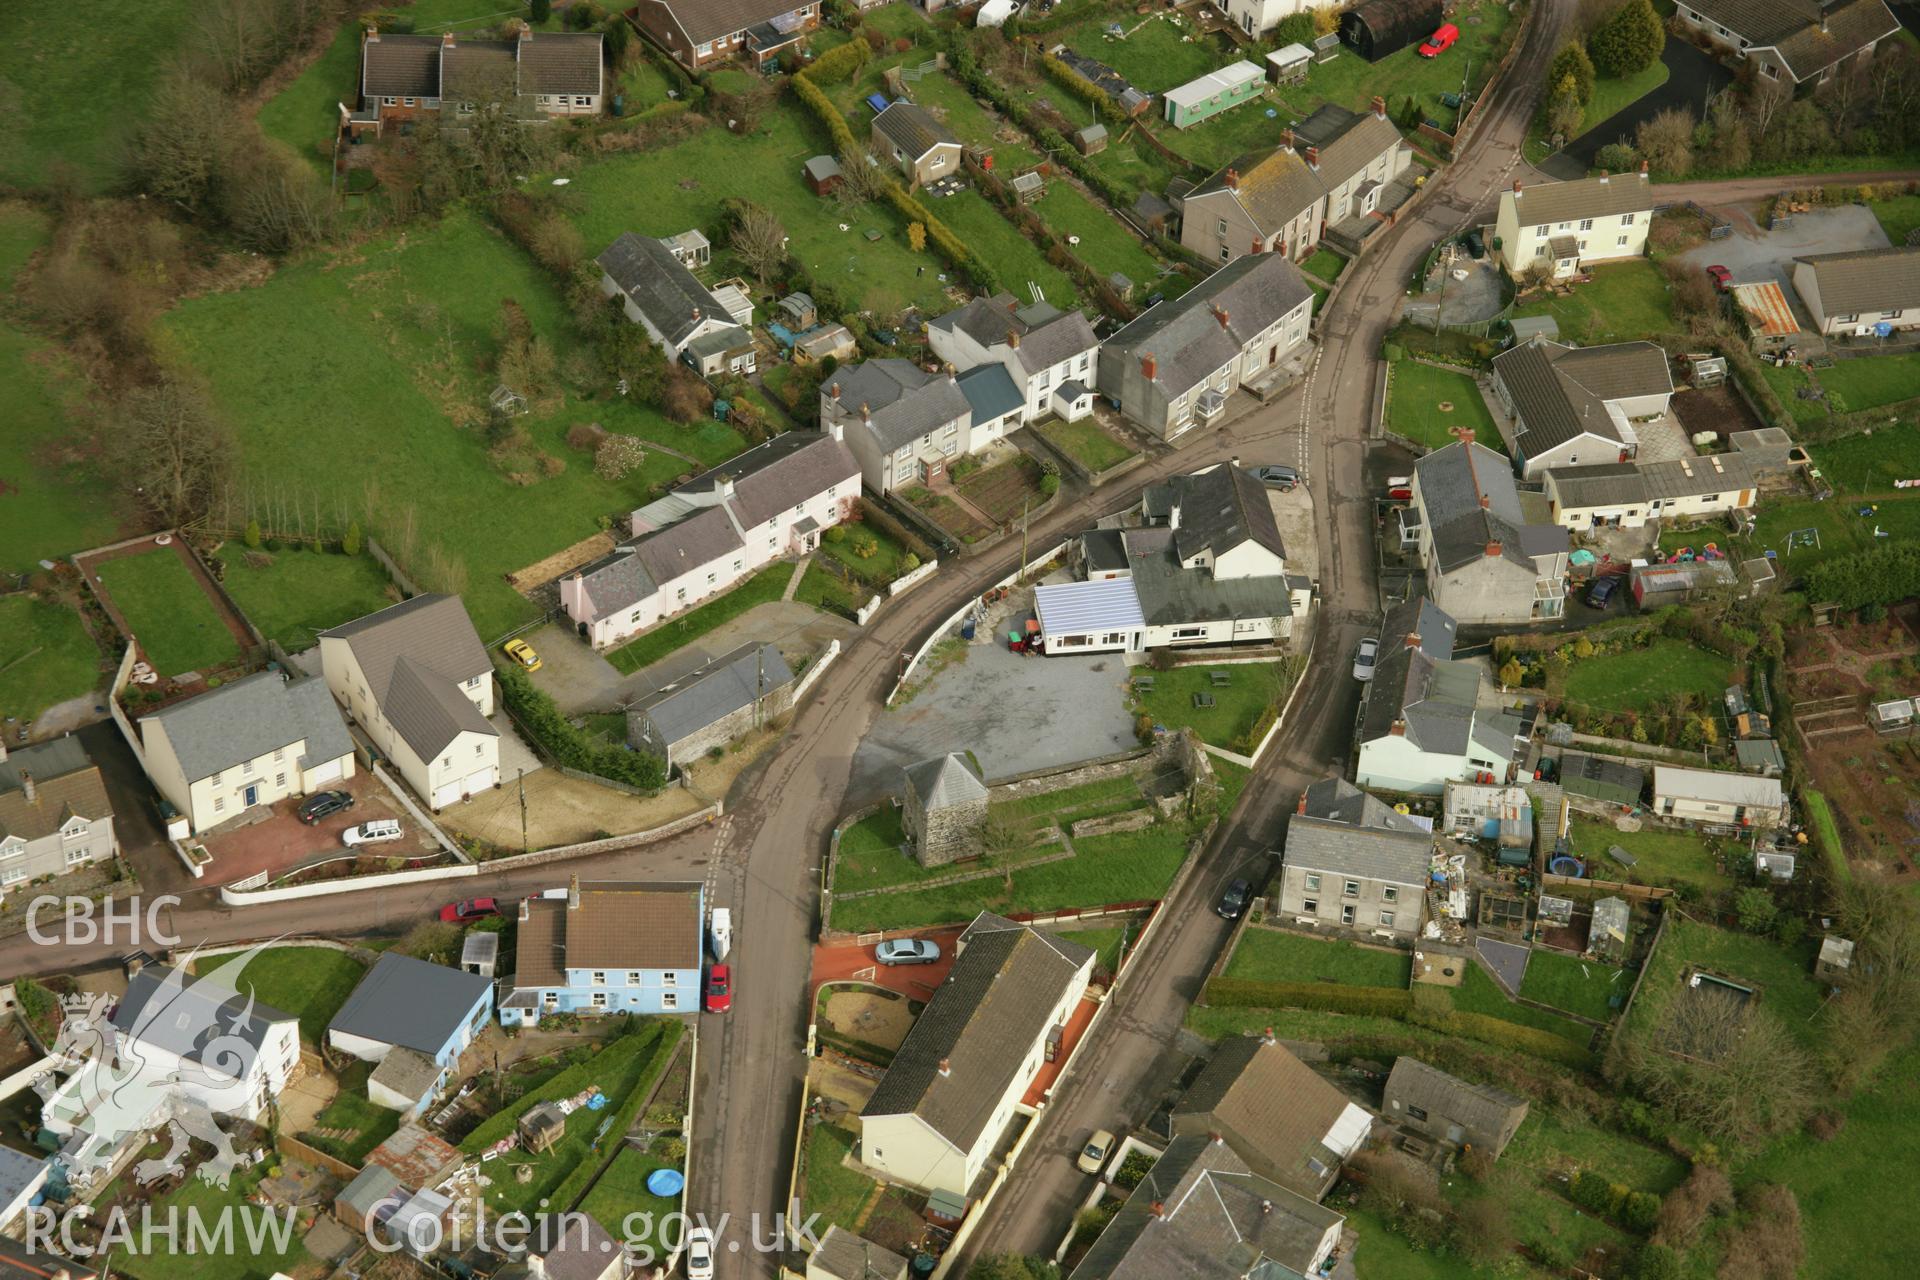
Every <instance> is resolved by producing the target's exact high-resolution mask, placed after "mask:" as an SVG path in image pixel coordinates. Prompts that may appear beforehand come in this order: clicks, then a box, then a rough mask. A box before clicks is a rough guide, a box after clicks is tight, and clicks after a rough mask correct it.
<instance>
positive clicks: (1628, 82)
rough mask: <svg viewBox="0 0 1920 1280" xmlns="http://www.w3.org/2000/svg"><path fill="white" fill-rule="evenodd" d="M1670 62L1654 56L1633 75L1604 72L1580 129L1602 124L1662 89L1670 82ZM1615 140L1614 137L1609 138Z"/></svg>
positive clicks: (1582, 119)
mask: <svg viewBox="0 0 1920 1280" xmlns="http://www.w3.org/2000/svg"><path fill="white" fill-rule="evenodd" d="M1669 74H1671V73H1670V72H1669V71H1668V70H1667V64H1666V63H1664V62H1662V61H1660V60H1659V59H1658V58H1656V59H1654V61H1653V64H1652V65H1651V66H1648V67H1645V68H1643V69H1642V70H1640V71H1637V72H1635V73H1634V74H1633V75H1630V76H1622V77H1619V78H1618V79H1616V78H1614V77H1613V76H1600V77H1598V78H1596V79H1595V80H1594V82H1593V98H1592V100H1591V101H1589V102H1588V103H1587V111H1586V114H1585V115H1584V116H1582V117H1581V119H1580V132H1581V133H1585V132H1586V131H1587V130H1589V129H1591V128H1593V127H1594V126H1595V125H1597V124H1599V123H1600V122H1601V121H1602V120H1606V119H1609V118H1610V117H1612V116H1614V115H1616V114H1618V113H1619V112H1622V111H1625V110H1626V109H1627V108H1628V107H1630V106H1632V105H1633V104H1634V103H1636V102H1638V101H1640V99H1642V98H1644V97H1646V96H1647V95H1648V94H1650V93H1652V92H1653V91H1654V90H1655V89H1658V88H1659V87H1660V86H1661V85H1663V84H1665V83H1666V82H1667V77H1668V75H1669ZM1606 141H1608V142H1612V141H1613V139H1612V138H1608V139H1606Z"/></svg>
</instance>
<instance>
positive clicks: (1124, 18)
mask: <svg viewBox="0 0 1920 1280" xmlns="http://www.w3.org/2000/svg"><path fill="white" fill-rule="evenodd" d="M1111 22H1118V23H1119V24H1120V25H1121V26H1122V27H1124V28H1126V29H1127V35H1126V37H1125V38H1124V39H1115V38H1114V37H1112V36H1109V35H1107V34H1106V29H1107V24H1108V23H1111ZM1192 35H1193V24H1192V22H1190V21H1188V22H1181V23H1179V24H1178V25H1176V24H1175V23H1174V21H1173V20H1172V19H1170V18H1167V17H1164V16H1159V17H1154V18H1149V19H1148V20H1147V21H1145V22H1142V21H1140V19H1139V18H1138V17H1136V16H1135V15H1134V14H1132V13H1131V12H1123V11H1121V10H1118V9H1112V8H1108V9H1101V10H1098V11H1096V12H1095V13H1094V14H1093V15H1092V16H1090V17H1088V18H1085V19H1083V20H1082V21H1080V22H1076V23H1072V24H1070V25H1068V26H1066V27H1062V28H1061V29H1059V30H1058V31H1054V32H1052V33H1050V34H1048V35H1047V37H1046V41H1047V44H1048V46H1049V47H1051V46H1053V45H1055V44H1064V45H1066V46H1067V47H1068V48H1070V49H1072V50H1073V51H1074V52H1075V53H1079V54H1083V55H1085V56H1086V57H1089V58H1094V59H1097V60H1099V61H1101V62H1104V63H1106V64H1107V65H1108V66H1110V67H1112V68H1113V69H1114V70H1115V71H1117V72H1119V73H1120V74H1121V75H1122V76H1124V77H1126V79H1127V80H1128V81H1129V82H1130V83H1131V84H1132V85H1133V87H1134V88H1136V89H1139V90H1141V91H1142V92H1145V93H1164V92H1166V91H1167V90H1168V89H1175V88H1178V87H1179V86H1181V85H1183V84H1185V83H1187V81H1189V80H1197V79H1199V78H1200V77H1201V76H1203V75H1205V74H1207V72H1209V71H1212V70H1214V69H1215V68H1218V67H1223V66H1225V65H1227V64H1228V63H1229V62H1232V61H1234V58H1232V57H1229V56H1228V50H1229V47H1230V46H1228V45H1227V44H1226V43H1225V42H1224V41H1223V40H1220V39H1216V38H1212V37H1208V38H1204V39H1202V38H1194V39H1191V40H1190V39H1189V38H1188V37H1190V36H1192Z"/></svg>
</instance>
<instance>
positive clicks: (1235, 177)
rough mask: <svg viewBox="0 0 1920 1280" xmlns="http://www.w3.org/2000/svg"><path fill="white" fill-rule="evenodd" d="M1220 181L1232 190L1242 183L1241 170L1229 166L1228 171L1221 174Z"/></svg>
mask: <svg viewBox="0 0 1920 1280" xmlns="http://www.w3.org/2000/svg"><path fill="white" fill-rule="evenodd" d="M1220 181H1221V182H1222V183H1224V184H1225V185H1226V187H1227V190H1229V191H1231V190H1233V189H1234V188H1236V187H1238V186H1239V185H1240V171H1239V170H1238V169H1235V168H1233V167H1231V166H1229V167H1228V168H1227V171H1226V173H1225V174H1223V175H1221V178H1220Z"/></svg>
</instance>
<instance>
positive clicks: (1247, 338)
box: [1097, 253, 1313, 440]
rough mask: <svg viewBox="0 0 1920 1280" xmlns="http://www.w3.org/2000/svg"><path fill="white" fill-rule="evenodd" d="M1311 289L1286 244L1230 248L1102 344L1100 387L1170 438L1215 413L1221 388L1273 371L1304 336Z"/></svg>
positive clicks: (1152, 430)
mask: <svg viewBox="0 0 1920 1280" xmlns="http://www.w3.org/2000/svg"><path fill="white" fill-rule="evenodd" d="M1312 310H1313V291H1312V290H1311V289H1309V288H1307V284H1306V281H1305V280H1304V279H1303V278H1302V277H1301V275H1300V269H1299V268H1298V267H1296V266H1294V265H1293V263H1291V262H1289V261H1288V260H1287V258H1286V255H1284V254H1278V253H1261V254H1253V255H1251V256H1248V257H1243V258H1236V259H1235V260H1234V261H1232V262H1229V263H1228V264H1227V265H1226V266H1224V267H1222V268H1220V270H1218V271H1216V272H1214V273H1213V274H1212V275H1210V276H1208V277H1207V278H1206V279H1205V280H1203V281H1201V282H1200V283H1199V284H1197V285H1195V286H1194V287H1193V288H1191V289H1189V290H1187V292H1185V293H1183V294H1181V295H1180V296H1179V297H1178V298H1169V299H1167V300H1165V301H1163V302H1160V303H1158V304H1156V305H1155V306H1152V307H1150V308H1148V309H1147V310H1146V312H1144V313H1143V314H1141V315H1139V316H1137V317H1135V318H1134V319H1133V320H1132V321H1131V322H1129V323H1128V324H1127V325H1126V326H1125V327H1123V328H1122V329H1121V330H1120V331H1119V332H1118V333H1115V334H1114V335H1113V336H1112V337H1110V338H1108V339H1107V340H1106V342H1105V343H1103V344H1102V345H1101V348H1100V358H1099V373H1098V378H1097V385H1098V389H1099V391H1100V394H1101V395H1103V396H1105V397H1106V398H1107V399H1108V400H1110V401H1112V402H1113V403H1114V404H1115V405H1117V406H1119V409H1120V412H1121V413H1123V414H1125V415H1126V417H1127V418H1128V419H1129V420H1130V421H1132V422H1133V423H1135V424H1136V425H1137V426H1139V427H1140V428H1141V429H1142V430H1144V431H1146V432H1148V433H1149V434H1150V435H1155V436H1158V437H1160V438H1161V439H1162V440H1171V439H1173V438H1174V437H1175V436H1178V435H1180V434H1181V433H1182V432H1184V431H1186V430H1187V429H1188V428H1190V427H1195V426H1205V425H1207V424H1209V423H1211V422H1214V421H1216V420H1218V419H1219V417H1220V415H1221V413H1222V412H1223V411H1224V410H1225V409H1226V407H1227V397H1228V396H1230V395H1232V394H1233V393H1234V392H1235V391H1237V390H1239V389H1240V388H1241V387H1242V386H1244V385H1246V384H1248V383H1258V382H1261V381H1262V380H1264V379H1266V378H1268V377H1270V376H1272V375H1273V374H1274V372H1275V370H1276V367H1277V366H1278V365H1279V364H1280V362H1281V360H1282V359H1284V358H1285V357H1286V356H1287V355H1289V354H1290V353H1292V352H1293V351H1294V350H1295V348H1297V347H1299V346H1300V345H1301V344H1302V343H1304V342H1306V340H1307V320H1308V317H1309V316H1310V315H1311V313H1312Z"/></svg>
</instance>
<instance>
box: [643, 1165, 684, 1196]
mask: <svg viewBox="0 0 1920 1280" xmlns="http://www.w3.org/2000/svg"><path fill="white" fill-rule="evenodd" d="M686 1185H687V1180H686V1179H685V1178H683V1177H681V1176H680V1171H679V1170H678V1169H655V1170H654V1171H653V1172H652V1173H650V1174H648V1175H647V1190H649V1191H651V1192H653V1194H654V1195H657V1196H661V1197H667V1196H677V1195H679V1194H680V1189H681V1188H682V1187H684V1186H686Z"/></svg>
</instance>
